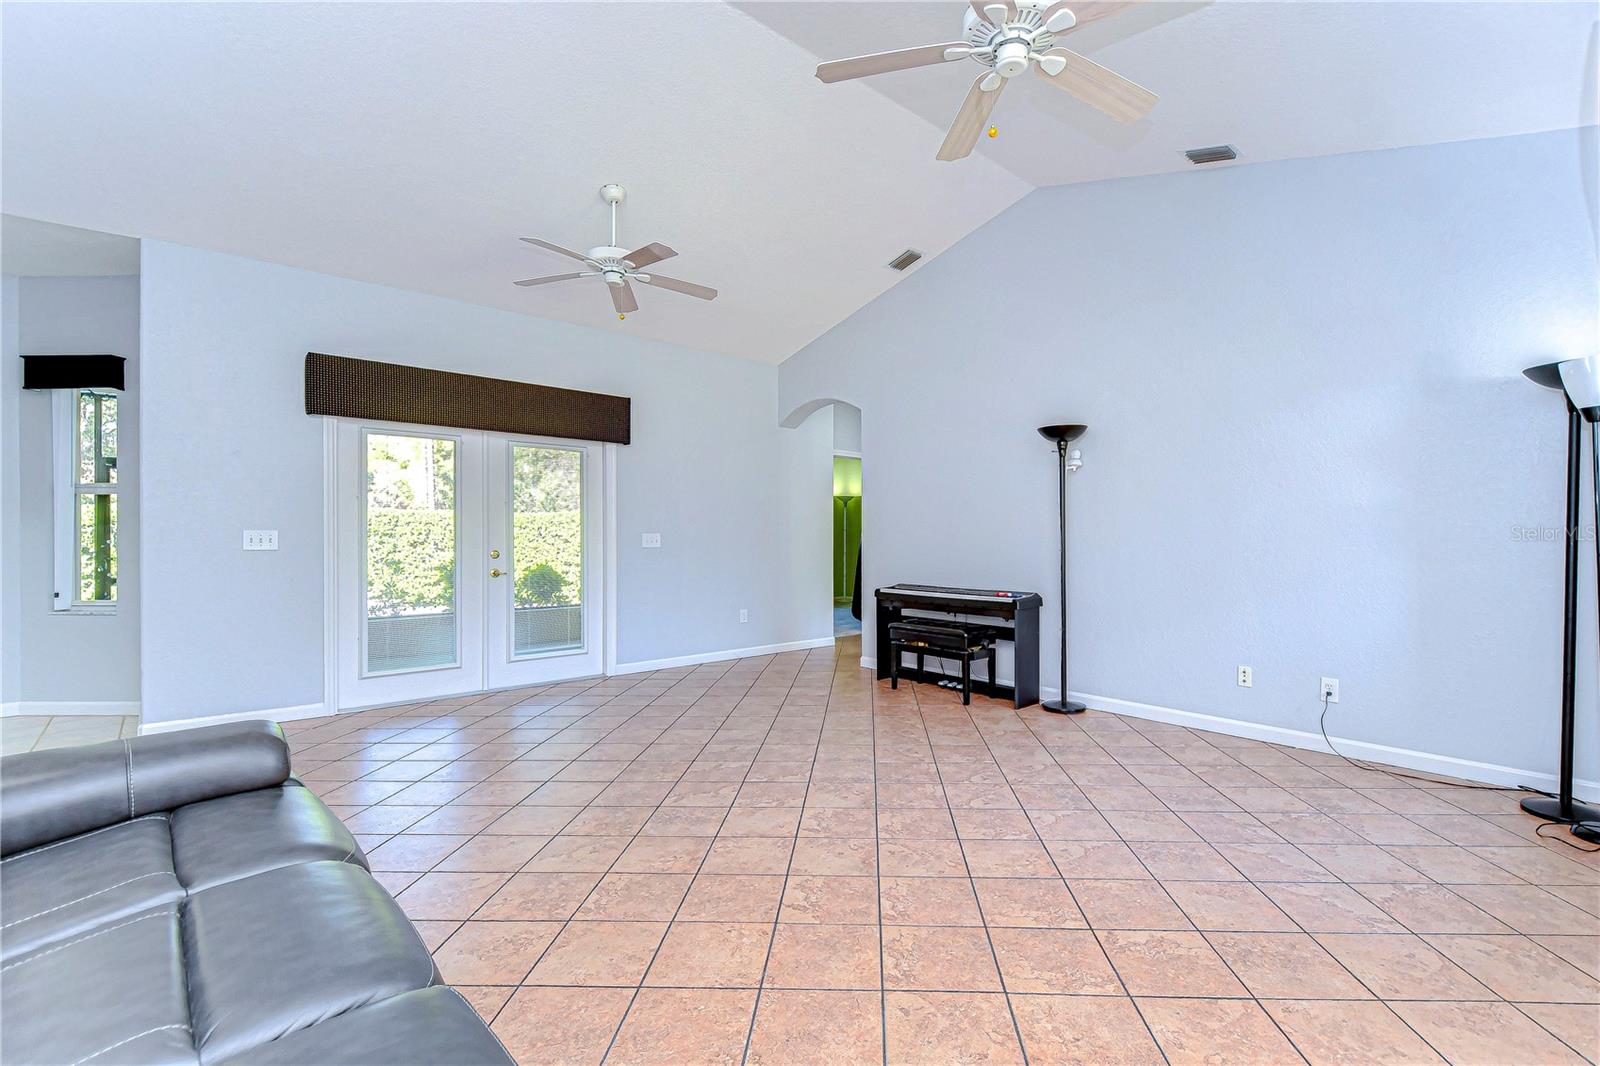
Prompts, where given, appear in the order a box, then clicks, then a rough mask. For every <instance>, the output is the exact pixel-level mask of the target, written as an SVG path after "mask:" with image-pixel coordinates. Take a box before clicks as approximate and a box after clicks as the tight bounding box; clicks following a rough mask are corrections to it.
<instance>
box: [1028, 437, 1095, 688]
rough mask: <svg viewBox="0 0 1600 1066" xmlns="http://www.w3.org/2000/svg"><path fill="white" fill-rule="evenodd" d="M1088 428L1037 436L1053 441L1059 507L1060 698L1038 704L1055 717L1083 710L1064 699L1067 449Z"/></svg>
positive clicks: (1073, 460)
mask: <svg viewBox="0 0 1600 1066" xmlns="http://www.w3.org/2000/svg"><path fill="white" fill-rule="evenodd" d="M1088 428H1089V427H1088V426H1085V425H1079V424H1076V423H1067V424H1063V425H1059V426H1040V427H1039V435H1040V436H1041V437H1043V438H1044V439H1045V440H1048V441H1054V442H1055V446H1056V463H1057V471H1056V474H1057V491H1058V500H1059V502H1060V505H1061V528H1060V560H1061V600H1060V610H1061V696H1060V698H1059V699H1053V700H1045V701H1044V702H1042V703H1040V704H1039V706H1041V707H1043V708H1044V709H1045V710H1047V711H1050V712H1052V713H1055V714H1082V713H1083V712H1084V710H1085V709H1086V708H1085V707H1084V705H1083V704H1081V703H1078V702H1076V701H1075V700H1069V699H1067V472H1068V470H1077V469H1078V466H1079V465H1080V464H1079V462H1078V460H1077V454H1076V452H1075V451H1073V452H1071V453H1070V454H1069V450H1068V447H1067V446H1068V445H1069V444H1071V443H1072V442H1073V441H1075V440H1077V439H1078V438H1079V437H1081V436H1083V434H1084V431H1085V430H1087V429H1088ZM1069 460H1070V462H1069Z"/></svg>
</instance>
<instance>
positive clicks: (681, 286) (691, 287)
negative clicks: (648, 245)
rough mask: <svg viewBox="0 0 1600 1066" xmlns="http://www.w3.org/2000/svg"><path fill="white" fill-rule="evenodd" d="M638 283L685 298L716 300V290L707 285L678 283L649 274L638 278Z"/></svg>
mask: <svg viewBox="0 0 1600 1066" xmlns="http://www.w3.org/2000/svg"><path fill="white" fill-rule="evenodd" d="M638 281H639V282H640V283H641V284H643V285H654V286H655V287H656V288H658V289H671V290H672V291H673V292H681V293H683V294H684V295H685V296H698V297H699V298H700V299H702V300H715V299H716V298H717V290H716V289H713V288H711V287H709V286H707V285H696V284H695V283H694V282H692V281H679V280H678V279H677V278H665V277H662V276H661V275H660V274H651V275H649V276H647V277H642V278H639V279H638Z"/></svg>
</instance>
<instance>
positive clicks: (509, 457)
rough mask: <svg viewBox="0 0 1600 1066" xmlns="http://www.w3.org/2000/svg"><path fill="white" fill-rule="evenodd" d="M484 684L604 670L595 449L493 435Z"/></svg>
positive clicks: (553, 678) (598, 480)
mask: <svg viewBox="0 0 1600 1066" xmlns="http://www.w3.org/2000/svg"><path fill="white" fill-rule="evenodd" d="M488 454H489V486H490V492H489V510H488V526H487V528H488V530H489V542H488V547H489V565H490V570H489V578H490V580H489V619H488V622H489V624H488V641H487V651H488V656H489V658H488V662H487V664H486V670H487V675H488V679H489V681H488V683H489V687H490V688H507V687H511V686H516V685H533V684H539V683H541V682H545V681H558V680H563V679H566V678H574V677H591V676H594V675H596V674H599V673H600V672H601V671H602V670H603V669H604V666H603V662H604V659H603V656H602V654H601V646H602V639H601V627H600V617H601V616H600V607H601V602H602V593H601V580H600V572H601V569H602V567H601V561H600V558H601V557H600V550H599V547H600V546H599V544H598V540H599V537H598V535H597V531H598V530H600V529H601V528H603V523H602V519H603V515H602V513H601V511H600V507H601V504H602V500H603V497H604V493H603V492H602V490H601V478H602V473H603V472H602V469H601V467H602V464H601V461H600V458H601V446H600V445H588V444H573V443H572V442H570V441H538V440H513V439H510V438H506V437H491V438H490V439H489V445H488Z"/></svg>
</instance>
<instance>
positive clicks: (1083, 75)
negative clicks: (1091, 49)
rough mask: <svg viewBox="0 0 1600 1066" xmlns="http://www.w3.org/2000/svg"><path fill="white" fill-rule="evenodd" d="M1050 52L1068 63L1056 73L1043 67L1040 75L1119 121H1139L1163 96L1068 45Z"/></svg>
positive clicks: (1048, 53)
mask: <svg viewBox="0 0 1600 1066" xmlns="http://www.w3.org/2000/svg"><path fill="white" fill-rule="evenodd" d="M1045 55H1046V56H1061V57H1063V58H1065V59H1066V61H1067V65H1066V68H1065V69H1064V70H1062V71H1061V73H1060V74H1057V75H1054V76H1053V77H1052V76H1051V75H1049V74H1046V73H1045V72H1044V68H1043V67H1042V66H1041V67H1040V68H1039V75H1040V77H1042V78H1044V80H1045V81H1047V82H1049V83H1050V84H1051V85H1054V86H1055V87H1056V88H1058V89H1065V90H1066V91H1067V92H1069V93H1071V94H1072V95H1073V96H1076V97H1077V98H1078V99H1079V100H1082V101H1083V102H1084V103H1086V104H1088V105H1089V106H1091V107H1094V108H1098V109H1099V110H1101V111H1104V112H1105V113H1106V114H1108V115H1110V116H1111V117H1112V118H1114V119H1116V120H1117V121H1119V122H1137V121H1138V120H1139V119H1141V118H1144V117H1145V116H1146V115H1148V114H1149V113H1150V109H1151V108H1152V107H1155V106H1156V101H1157V100H1159V99H1160V97H1158V96H1157V95H1156V94H1155V93H1153V92H1151V91H1150V90H1149V89H1146V88H1145V87H1144V86H1143V85H1140V84H1138V83H1137V82H1132V81H1129V80H1128V79H1127V78H1124V77H1123V76H1122V75H1121V74H1118V73H1117V72H1116V71H1114V70H1107V69H1106V68H1105V67H1102V66H1101V65H1100V64H1099V63H1096V62H1095V61H1094V60H1092V59H1088V58H1086V57H1084V56H1080V55H1079V54H1078V53H1076V52H1071V51H1068V50H1067V49H1065V48H1052V49H1050V51H1048V52H1046V53H1045Z"/></svg>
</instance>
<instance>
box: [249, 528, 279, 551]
mask: <svg viewBox="0 0 1600 1066" xmlns="http://www.w3.org/2000/svg"><path fill="white" fill-rule="evenodd" d="M244 550H245V551H247V552H275V551H277V550H278V531H277V530H276V529H247V530H245V531H244Z"/></svg>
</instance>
